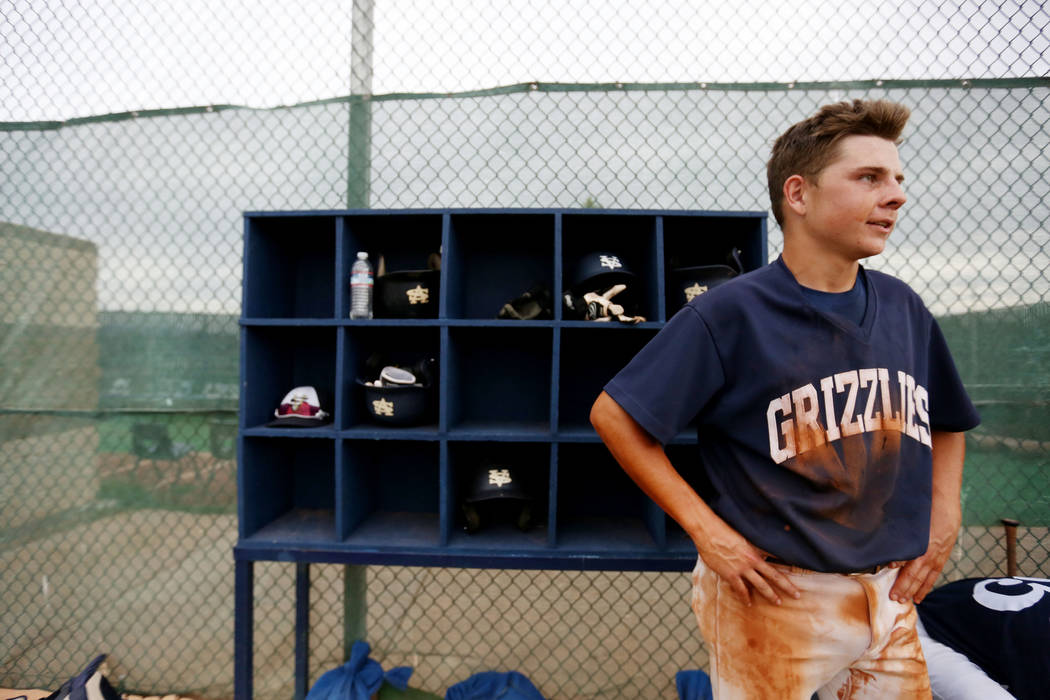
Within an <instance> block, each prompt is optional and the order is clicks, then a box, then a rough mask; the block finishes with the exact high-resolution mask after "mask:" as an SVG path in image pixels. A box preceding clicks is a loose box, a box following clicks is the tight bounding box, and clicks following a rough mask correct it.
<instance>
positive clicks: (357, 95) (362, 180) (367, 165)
mask: <svg viewBox="0 0 1050 700" xmlns="http://www.w3.org/2000/svg"><path fill="white" fill-rule="evenodd" d="M352 22H353V25H352V27H351V30H350V32H351V36H350V124H349V133H348V139H349V144H348V145H349V148H348V149H347V151H348V156H347V157H348V163H347V177H346V206H347V208H349V209H367V208H368V206H369V200H370V198H371V185H370V181H371V177H372V99H371V98H372V48H373V43H372V35H373V33H374V30H375V2H374V0H354V8H353V15H352ZM367 592H368V571H367V569H366V567H364V566H358V565H348V566H345V567H343V659H347V660H348V659H349V658H350V649H351V647H352V646H353V644H354V642H355V641H356V640H358V639H364V638H365V634H366V631H367V630H366V629H365V628H366V624H365V623H366V620H367V616H368V600H367V595H366V594H367Z"/></svg>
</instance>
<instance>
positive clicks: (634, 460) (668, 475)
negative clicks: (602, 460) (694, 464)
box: [591, 392, 728, 544]
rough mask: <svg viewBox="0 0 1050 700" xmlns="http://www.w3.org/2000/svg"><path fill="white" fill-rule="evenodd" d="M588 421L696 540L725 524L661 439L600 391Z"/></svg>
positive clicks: (636, 480)
mask: <svg viewBox="0 0 1050 700" xmlns="http://www.w3.org/2000/svg"><path fill="white" fill-rule="evenodd" d="M591 424H592V425H593V426H594V429H595V431H597V433H598V436H599V437H600V438H601V439H602V442H604V443H605V446H606V447H607V448H608V449H609V452H610V453H612V456H613V457H614V458H615V459H616V461H617V462H618V463H619V464H620V466H621V467H622V468H623V470H624V471H625V472H626V473H627V475H628V476H629V477H630V478H631V479H632V480H633V481H634V483H636V484H637V485H638V487H639V488H641V489H642V491H644V492H645V494H646V495H647V496H649V498H651V499H653V502H654V503H656V505H658V506H660V508H662V509H663V510H664V511H665V512H666V513H667V514H668V515H670V516H671V518H673V519H674V520H675V522H677V523H678V524H679V525H681V526H682V528H683V529H684V530H685V531H686V533H687V534H688V535H689V536H690V537H691V538H692V539H693V541H694V542H697V543H698V544H699V541H700V540H704V539H706V538H707V535H708V533H710V532H711V530H712V529H713V528H716V527H718V525H719V524H721V525H722V526H725V527H728V526H727V525H725V523H724V522H723V521H722V520H721V518H719V517H718V515H717V514H716V513H715V512H714V511H713V510H711V508H710V507H708V505H707V504H706V503H704V501H703V499H701V498H700V496H698V495H697V493H696V491H694V490H693V488H692V487H691V486H689V484H688V483H687V482H686V481H685V479H683V478H682V476H681V475H680V474H679V473H678V471H677V470H676V469H675V468H674V466H673V465H672V464H671V461H670V460H669V459H668V458H667V454H666V453H665V452H664V450H663V447H662V446H661V445H660V443H659V442H658V441H657V440H656V439H655V438H653V436H652V435H650V434H649V433H648V432H646V431H645V429H643V428H642V427H641V426H640V425H638V423H637V422H636V421H635V420H634V419H633V418H631V416H630V415H629V414H628V413H627V412H626V411H625V410H623V408H622V407H621V406H620V405H619V404H618V403H616V401H615V400H614V399H613V398H612V397H611V396H609V395H608V394H606V393H605V392H602V394H601V395H600V396H599V397H598V400H597V401H595V402H594V406H593V407H592V408H591Z"/></svg>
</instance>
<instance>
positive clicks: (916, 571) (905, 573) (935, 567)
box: [890, 519, 959, 603]
mask: <svg viewBox="0 0 1050 700" xmlns="http://www.w3.org/2000/svg"><path fill="white" fill-rule="evenodd" d="M958 534H959V525H958V522H957V521H954V520H951V519H949V521H948V522H941V523H938V522H937V520H936V519H934V521H933V522H932V523H931V524H930V543H929V545H928V546H927V547H926V553H925V554H923V555H922V556H921V557H918V558H917V559H912V560H911V561H908V562H905V563H904V566H902V567H901V570H900V573H899V574H898V575H897V581H896V582H895V583H894V584H893V588H891V589H890V598H891V599H892V600H895V601H897V602H898V603H906V602H908V601H914V602H916V603H921V602H922V599H923V598H925V597H926V594H927V593H929V592H930V590H932V589H933V586H934V584H936V583H937V578H938V577H939V576H940V575H941V571H942V570H943V569H944V565H945V564H947V563H948V557H949V556H950V555H951V553H952V548H953V547H954V546H955V538H956V537H957V536H958Z"/></svg>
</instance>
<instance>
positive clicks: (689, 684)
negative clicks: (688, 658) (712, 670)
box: [674, 670, 714, 700]
mask: <svg viewBox="0 0 1050 700" xmlns="http://www.w3.org/2000/svg"><path fill="white" fill-rule="evenodd" d="M674 684H675V687H676V688H678V700H712V698H713V697H714V693H713V691H712V690H711V677H710V676H708V675H707V674H706V673H705V672H703V671H700V670H697V671H679V672H678V673H676V674H675V675H674Z"/></svg>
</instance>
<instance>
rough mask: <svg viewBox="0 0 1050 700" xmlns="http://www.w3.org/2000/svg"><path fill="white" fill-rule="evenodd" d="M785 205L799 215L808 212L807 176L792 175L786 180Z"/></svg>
mask: <svg viewBox="0 0 1050 700" xmlns="http://www.w3.org/2000/svg"><path fill="white" fill-rule="evenodd" d="M784 206H785V207H786V208H788V209H790V210H791V211H793V212H794V213H795V214H797V215H798V216H803V215H805V213H806V178H804V177H802V176H801V175H792V176H791V177H789V178H788V179H787V180H784Z"/></svg>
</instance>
